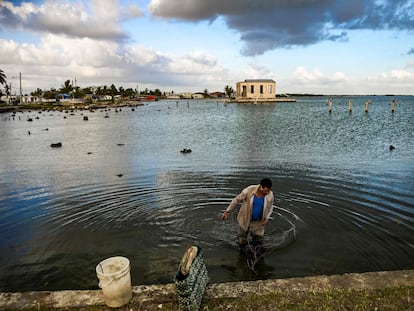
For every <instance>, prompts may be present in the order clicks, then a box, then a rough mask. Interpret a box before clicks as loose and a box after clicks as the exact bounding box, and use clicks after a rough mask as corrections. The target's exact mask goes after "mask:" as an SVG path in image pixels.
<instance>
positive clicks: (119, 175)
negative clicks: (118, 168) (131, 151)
mask: <svg viewBox="0 0 414 311" xmlns="http://www.w3.org/2000/svg"><path fill="white" fill-rule="evenodd" d="M116 176H118V177H122V176H124V174H118V175H116Z"/></svg>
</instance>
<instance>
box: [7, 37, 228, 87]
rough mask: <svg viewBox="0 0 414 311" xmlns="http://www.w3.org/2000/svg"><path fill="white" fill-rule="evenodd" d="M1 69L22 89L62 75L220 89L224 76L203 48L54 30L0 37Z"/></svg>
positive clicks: (49, 83)
mask: <svg viewBox="0 0 414 311" xmlns="http://www.w3.org/2000/svg"><path fill="white" fill-rule="evenodd" d="M0 59H2V60H5V61H2V69H3V70H4V72H6V73H7V74H8V75H9V74H10V75H16V74H18V72H22V75H23V86H24V92H31V91H33V90H35V89H36V88H38V87H39V88H42V89H49V88H52V87H55V88H56V87H59V86H60V85H61V84H62V83H63V81H65V80H67V79H74V78H75V77H76V79H77V80H78V85H81V86H83V87H86V86H90V85H110V84H112V83H114V84H115V85H119V86H121V85H122V86H124V87H128V86H129V87H132V86H133V87H135V85H136V83H138V82H140V83H144V82H145V84H146V85H148V86H151V85H154V86H157V87H159V86H161V85H162V86H164V87H167V86H171V87H174V86H181V85H185V86H186V89H189V90H190V89H191V87H188V86H191V85H199V84H201V85H206V81H213V83H212V84H209V85H211V86H216V85H217V86H218V87H219V89H222V85H224V83H223V82H221V81H223V79H224V78H225V77H226V76H227V73H226V70H225V69H223V68H222V67H221V66H220V65H219V63H218V61H217V59H216V58H215V57H213V56H211V55H208V54H205V53H202V52H197V51H194V52H188V53H185V54H181V55H175V54H165V53H161V52H157V51H156V50H154V49H151V48H148V47H145V46H142V45H124V44H122V43H117V42H111V41H105V40H95V39H90V38H69V37H62V36H58V35H54V34H49V35H46V36H44V37H42V39H41V41H40V43H39V44H26V43H24V44H21V43H17V42H15V41H13V40H4V39H0Z"/></svg>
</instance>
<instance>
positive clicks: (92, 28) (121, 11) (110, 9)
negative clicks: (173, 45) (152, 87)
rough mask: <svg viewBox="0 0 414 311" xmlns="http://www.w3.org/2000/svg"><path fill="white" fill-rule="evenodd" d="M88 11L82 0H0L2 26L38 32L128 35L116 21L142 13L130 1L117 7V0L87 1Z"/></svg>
mask: <svg viewBox="0 0 414 311" xmlns="http://www.w3.org/2000/svg"><path fill="white" fill-rule="evenodd" d="M89 11H90V12H91V13H90V14H88V13H87V10H86V8H85V7H84V5H83V3H81V2H63V1H52V0H48V1H45V2H44V3H43V4H42V5H40V6H35V5H34V4H33V3H26V2H23V3H22V4H21V5H20V6H15V5H14V4H13V3H12V2H8V1H2V2H0V22H1V24H2V25H3V28H12V29H23V30H29V31H34V32H39V33H51V34H63V35H66V36H68V37H74V38H93V39H104V40H123V39H126V38H127V37H128V36H127V34H126V33H125V32H124V31H123V30H122V29H121V27H120V25H119V21H121V20H126V19H129V18H136V17H139V16H141V15H142V14H143V13H142V11H141V10H140V9H139V8H138V7H136V6H134V5H132V4H130V5H128V7H126V8H120V5H119V3H118V1H115V0H112V1H97V0H91V1H90V2H89Z"/></svg>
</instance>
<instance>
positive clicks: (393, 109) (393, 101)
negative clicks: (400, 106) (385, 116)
mask: <svg viewBox="0 0 414 311" xmlns="http://www.w3.org/2000/svg"><path fill="white" fill-rule="evenodd" d="M396 105H397V102H396V101H395V99H393V100H392V102H391V112H392V113H394V111H395V106H396Z"/></svg>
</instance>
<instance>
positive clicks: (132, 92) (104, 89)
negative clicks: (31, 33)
mask: <svg viewBox="0 0 414 311" xmlns="http://www.w3.org/2000/svg"><path fill="white" fill-rule="evenodd" d="M6 79H7V77H6V74H5V73H4V71H3V70H1V69H0V84H2V85H4V90H5V94H6V95H7V96H10V95H11V94H10V93H11V87H10V86H9V85H8V84H7V80H6ZM233 92H234V91H233V88H232V87H231V86H229V85H226V86H225V88H224V93H225V94H226V95H227V96H229V97H230V96H232V95H233ZM60 94H69V95H70V96H72V97H74V98H85V97H86V96H87V95H93V96H96V97H101V96H111V98H112V99H114V97H115V96H121V97H129V98H132V97H135V96H143V95H145V96H146V95H153V96H157V97H160V96H163V95H165V92H161V90H160V89H155V90H149V89H148V88H145V89H144V90H141V91H140V92H138V90H137V89H132V88H126V89H125V88H124V87H122V86H120V87H119V88H117V87H116V86H115V85H114V84H111V85H110V86H109V87H108V86H106V85H104V86H98V87H96V88H95V87H94V88H92V87H85V88H81V87H79V86H74V85H73V82H72V81H71V80H66V81H65V82H64V83H63V84H62V85H61V87H60V88H59V89H56V88H51V89H49V90H42V89H40V88H37V89H36V90H35V91H33V92H31V93H30V95H31V96H36V97H39V98H45V99H55V98H56V97H57V96H58V95H60ZM171 94H174V91H171ZM204 94H206V95H207V94H208V90H207V89H205V90H204ZM1 95H3V92H2V90H0V96H1Z"/></svg>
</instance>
